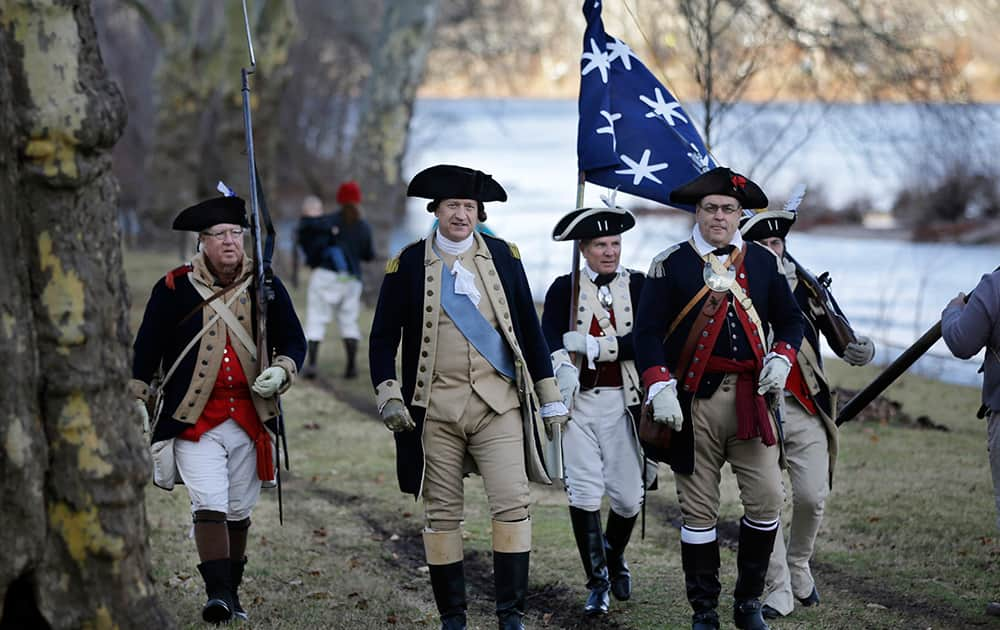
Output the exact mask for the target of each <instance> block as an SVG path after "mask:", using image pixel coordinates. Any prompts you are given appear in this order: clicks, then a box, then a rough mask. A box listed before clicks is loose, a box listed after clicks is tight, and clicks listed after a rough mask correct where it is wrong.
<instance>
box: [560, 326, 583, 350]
mask: <svg viewBox="0 0 1000 630" xmlns="http://www.w3.org/2000/svg"><path fill="white" fill-rule="evenodd" d="M589 336H590V335H585V334H583V333H580V332H576V331H575V330H571V331H569V332H565V333H563V339H562V341H563V348H565V349H566V352H579V353H580V354H586V353H587V337H589Z"/></svg>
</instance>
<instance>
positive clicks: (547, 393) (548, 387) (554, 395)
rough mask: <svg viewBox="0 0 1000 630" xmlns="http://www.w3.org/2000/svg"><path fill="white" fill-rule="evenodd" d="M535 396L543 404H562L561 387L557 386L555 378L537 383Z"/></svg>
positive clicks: (544, 379)
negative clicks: (557, 402)
mask: <svg viewBox="0 0 1000 630" xmlns="http://www.w3.org/2000/svg"><path fill="white" fill-rule="evenodd" d="M535 395H536V396H538V402H539V403H541V404H543V405H544V404H545V403H550V402H556V401H559V402H562V399H563V398H562V394H560V393H559V385H557V384H556V379H555V377H551V376H550V377H549V378H543V379H542V380H540V381H538V382H537V383H535Z"/></svg>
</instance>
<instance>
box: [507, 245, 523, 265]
mask: <svg viewBox="0 0 1000 630" xmlns="http://www.w3.org/2000/svg"><path fill="white" fill-rule="evenodd" d="M507 246H508V247H510V255H511V256H513V257H514V258H516V259H518V260H521V250H519V249H518V248H517V245H515V244H513V243H511V242H510V241H507Z"/></svg>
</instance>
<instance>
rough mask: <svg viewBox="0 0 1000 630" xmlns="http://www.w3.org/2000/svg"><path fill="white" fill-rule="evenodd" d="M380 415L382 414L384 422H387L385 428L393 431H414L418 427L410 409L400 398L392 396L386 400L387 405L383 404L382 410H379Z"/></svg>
mask: <svg viewBox="0 0 1000 630" xmlns="http://www.w3.org/2000/svg"><path fill="white" fill-rule="evenodd" d="M379 415H380V416H382V423H383V424H385V428H387V429H389V430H390V431H392V432H393V433H399V432H400V431H412V430H413V429H415V428H417V424H416V423H415V422H414V421H413V418H412V417H411V416H410V410H409V409H407V408H406V405H404V404H403V401H402V400H400V399H398V398H390V399H389V400H388V401H386V403H385V405H383V406H382V410H381V411H379Z"/></svg>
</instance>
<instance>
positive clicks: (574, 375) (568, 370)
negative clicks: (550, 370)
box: [556, 363, 580, 408]
mask: <svg viewBox="0 0 1000 630" xmlns="http://www.w3.org/2000/svg"><path fill="white" fill-rule="evenodd" d="M556 384H557V385H559V393H560V394H562V399H563V404H564V405H566V407H567V408H569V407H571V406H572V402H573V396H576V393H577V392H578V391H580V371H579V370H577V369H576V366H575V365H570V364H569V363H563V364H562V365H560V366H559V367H557V368H556Z"/></svg>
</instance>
